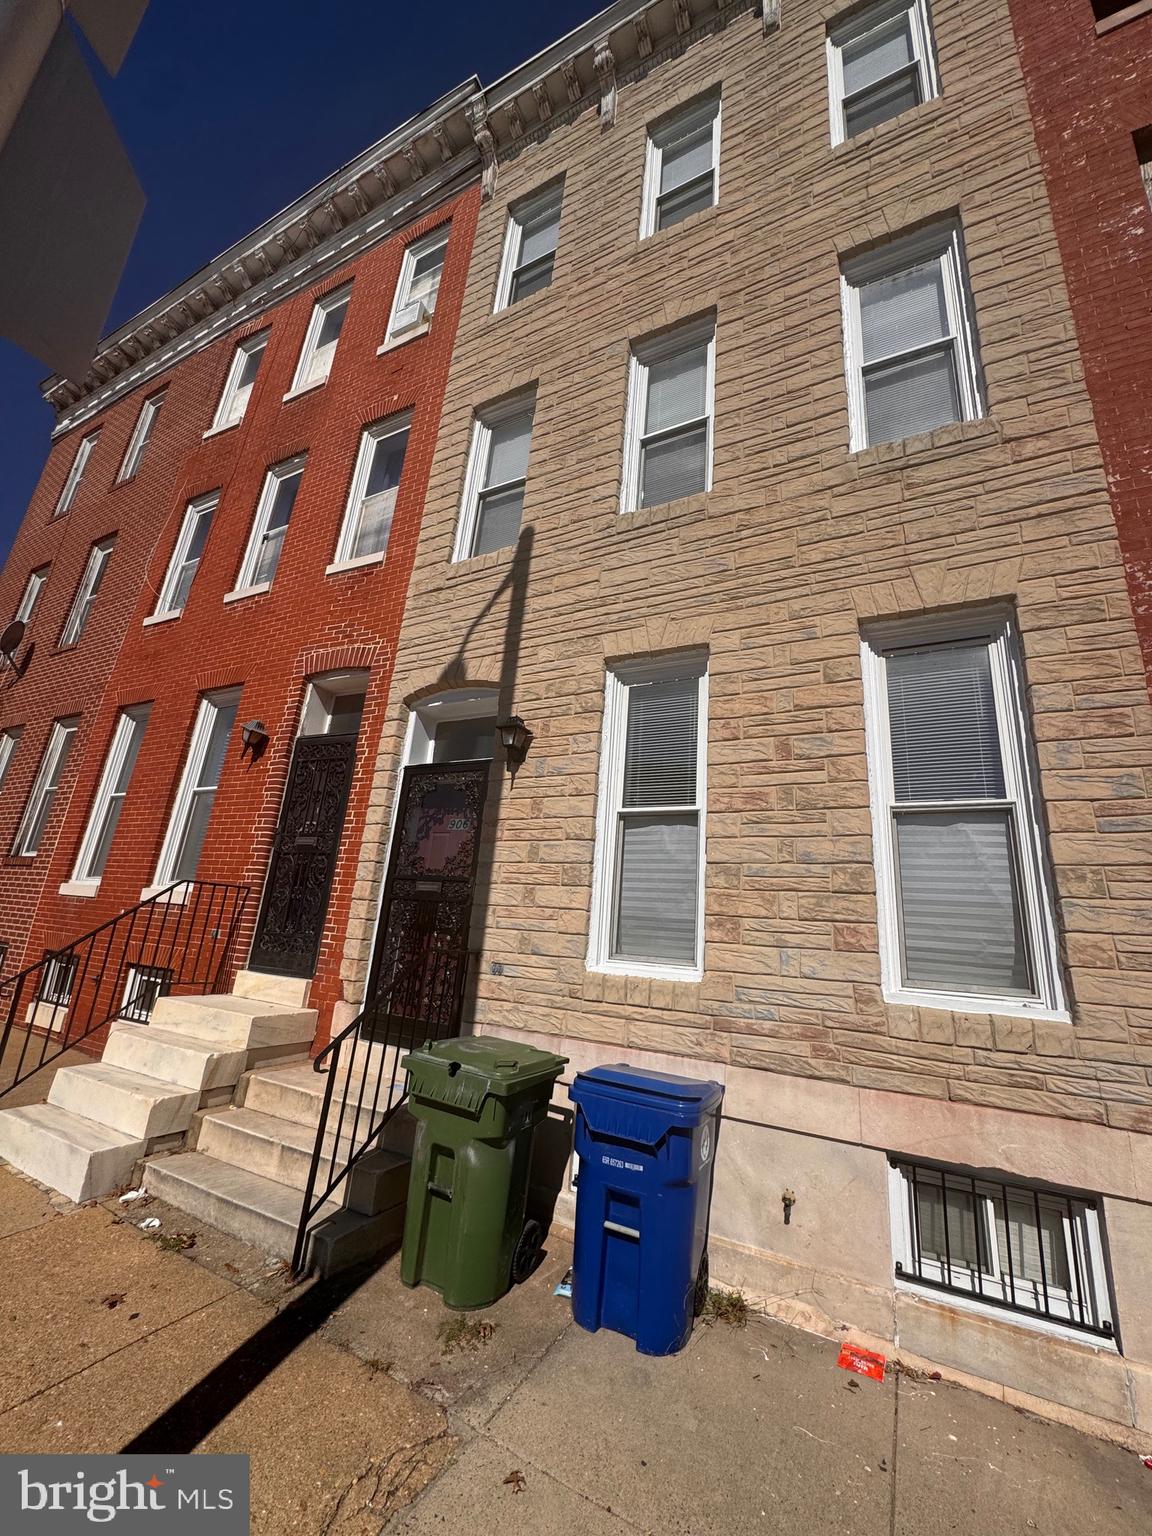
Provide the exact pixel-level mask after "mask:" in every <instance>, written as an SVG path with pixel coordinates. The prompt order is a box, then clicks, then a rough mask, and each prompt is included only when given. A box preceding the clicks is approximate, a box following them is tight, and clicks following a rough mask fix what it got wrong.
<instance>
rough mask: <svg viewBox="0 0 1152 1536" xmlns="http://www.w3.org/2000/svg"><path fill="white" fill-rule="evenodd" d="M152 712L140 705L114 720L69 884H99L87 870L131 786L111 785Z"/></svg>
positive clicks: (136, 747) (137, 743)
mask: <svg viewBox="0 0 1152 1536" xmlns="http://www.w3.org/2000/svg"><path fill="white" fill-rule="evenodd" d="M151 710H152V706H151V705H150V704H140V705H136V706H135V707H134V708H132V709H124V710H121V711H120V714H119V716H118V717H117V720H116V729H115V730H114V731H113V733H112V741H111V744H110V746H109V748H108V755H107V757H106V758H105V759H104V768H103V770H102V772H101V774H100V782H99V784H98V785H97V787H96V793H95V795H94V796H93V799H92V807H91V810H90V811H89V812H88V821H87V824H86V826H85V828H84V836H83V837H82V838H81V840H80V848H79V851H78V852H77V855H76V864H75V868H74V869H73V871H72V880H71V882H70V884H72V885H81V886H88V887H90V888H91V889H92V890H93V891H94V890H96V889H97V888H98V887H99V885H100V880H101V878H102V877H101V875H99V874H91V873H89V869H90V866H91V863H92V860H93V859H94V857H95V856H96V852H97V850H98V848H99V845H100V841H101V838H102V837H103V836H104V829H105V827H106V826H107V824H108V819H109V817H110V816H111V815H112V814H113V812H115V815H116V818H117V821H118V820H119V815H120V810H121V808H122V807H123V803H124V800H125V799H126V797H127V794H128V790H129V788H130V786H131V782H132V780H131V776H129V780H128V783H127V784H125V786H124V788H123V789H122V790H119V791H114V789H113V785H114V784H115V783H116V781H117V779H118V778H119V777H120V774H121V772H122V771H123V768H124V764H125V761H126V760H127V758H128V756H129V754H130V753H132V752H133V751H135V752H137V753H138V752H139V750H140V743H141V742H142V741H143V739H144V732H145V730H146V729H147V727H148V716H149V715H150V713H151ZM114 801H119V805H118V806H114V804H113V802H114ZM113 841H115V833H113Z"/></svg>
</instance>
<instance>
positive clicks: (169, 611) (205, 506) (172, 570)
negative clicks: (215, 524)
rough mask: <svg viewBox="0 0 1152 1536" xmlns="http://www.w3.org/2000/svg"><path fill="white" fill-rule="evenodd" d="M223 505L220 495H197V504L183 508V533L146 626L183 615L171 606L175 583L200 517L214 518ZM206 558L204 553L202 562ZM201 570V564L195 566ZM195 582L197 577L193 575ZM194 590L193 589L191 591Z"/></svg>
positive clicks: (186, 557)
mask: <svg viewBox="0 0 1152 1536" xmlns="http://www.w3.org/2000/svg"><path fill="white" fill-rule="evenodd" d="M219 502H220V492H219V491H211V492H210V493H209V494H208V495H207V496H197V497H196V499H195V501H190V502H189V503H188V505H187V506H186V507H185V508H184V517H183V520H182V522H181V524H180V532H179V534H178V535H177V538H176V543H175V545H174V546H173V549H172V556H171V559H170V560H169V561H168V569H167V570H166V571H165V572H164V580H163V582H162V583H161V586H160V592H159V595H158V597H157V599H156V607H155V608H154V610H153V611H152V613H151V614H150V615H149V617H148V618H146V619H145V620H144V623H145V624H159V623H162V622H163V620H165V619H178V618H179V617H180V615H181V614H182V613H183V612H184V609H183V608H173V607H172V596H173V593H174V591H175V589H176V583H177V581H178V580H179V577H180V571H181V569H182V567H183V566H184V564H185V562H186V561H187V559H188V551H189V549H191V547H192V540H193V538H194V536H195V533H196V527H197V524H198V523H199V520H200V517H201V516H202V515H204V514H207V516H208V517H212V516H214V514H215V512H216V508H217V506H218V505H219ZM203 558H204V556H203V554H201V556H200V559H201V560H203ZM196 569H197V571H199V569H200V564H199V561H198V562H197V565H196ZM192 579H193V581H195V579H196V578H195V575H193V578H192ZM189 590H191V589H189Z"/></svg>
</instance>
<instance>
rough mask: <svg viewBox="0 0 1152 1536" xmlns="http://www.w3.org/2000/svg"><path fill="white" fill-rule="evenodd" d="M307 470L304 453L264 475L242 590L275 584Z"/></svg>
mask: <svg viewBox="0 0 1152 1536" xmlns="http://www.w3.org/2000/svg"><path fill="white" fill-rule="evenodd" d="M303 473H304V455H303V454H301V456H300V457H299V458H296V459H287V460H285V462H284V463H283V464H276V465H274V466H273V467H272V468H271V469H270V470H269V471H268V473H267V474H266V475H265V476H264V489H263V490H262V491H261V492H260V500H259V502H258V504H257V506H256V517H255V520H254V521H253V523H252V533H251V536H250V537H249V540H248V548H247V550H246V551H245V554H244V564H243V565H242V566H241V567H240V577H239V580H238V581H237V582H236V591H237V592H238V593H240V592H250V591H252V590H253V588H255V589H257V590H259V591H261V592H262V591H265V590H266V589H267V588H268V587H270V586H271V585H272V578H273V576H275V574H276V567H277V566H278V565H279V564H280V552H281V550H282V549H283V548H284V535H285V534H286V533H287V531H288V522H289V519H290V518H291V516H292V508H293V507H294V506H295V505H296V493H297V491H298V490H299V489H300V477H301V475H302V474H303Z"/></svg>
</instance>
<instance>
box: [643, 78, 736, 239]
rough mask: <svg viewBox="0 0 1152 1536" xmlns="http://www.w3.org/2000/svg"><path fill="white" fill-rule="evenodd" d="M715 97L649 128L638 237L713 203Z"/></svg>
mask: <svg viewBox="0 0 1152 1536" xmlns="http://www.w3.org/2000/svg"><path fill="white" fill-rule="evenodd" d="M719 164H720V98H719V97H718V96H710V97H708V98H707V99H706V100H704V101H698V102H696V103H695V104H694V105H693V106H690V107H688V108H687V109H686V110H684V111H682V112H677V113H676V114H675V115H674V116H673V117H668V118H665V119H663V121H661V122H659V123H656V124H655V125H654V126H653V127H652V128H650V129H649V130H648V152H647V159H646V162H645V167H644V205H643V212H642V214H641V220H640V238H641V239H642V240H643V239H644V238H645V237H646V236H648V235H654V234H655V233H656V231H657V230H658V229H668V228H669V226H670V225H672V224H679V222H680V220H681V219H686V218H687V217H688V215H689V214H692V213H699V211H700V210H701V209H702V208H711V207H712V204H713V203H715V202H717V201H718V198H719V189H718V185H717V169H718V167H719Z"/></svg>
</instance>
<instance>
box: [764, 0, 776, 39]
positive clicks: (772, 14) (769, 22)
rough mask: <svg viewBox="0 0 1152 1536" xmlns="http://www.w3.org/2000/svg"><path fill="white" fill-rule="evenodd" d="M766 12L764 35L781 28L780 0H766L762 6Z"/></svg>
mask: <svg viewBox="0 0 1152 1536" xmlns="http://www.w3.org/2000/svg"><path fill="white" fill-rule="evenodd" d="M761 10H762V11H763V14H764V36H765V37H767V36H768V34H769V33H770V32H778V31H779V29H780V0H764V3H763V5H762V7H761Z"/></svg>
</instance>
